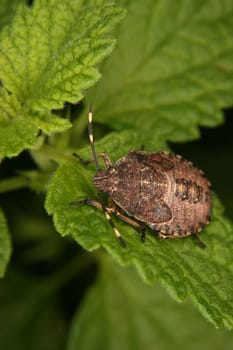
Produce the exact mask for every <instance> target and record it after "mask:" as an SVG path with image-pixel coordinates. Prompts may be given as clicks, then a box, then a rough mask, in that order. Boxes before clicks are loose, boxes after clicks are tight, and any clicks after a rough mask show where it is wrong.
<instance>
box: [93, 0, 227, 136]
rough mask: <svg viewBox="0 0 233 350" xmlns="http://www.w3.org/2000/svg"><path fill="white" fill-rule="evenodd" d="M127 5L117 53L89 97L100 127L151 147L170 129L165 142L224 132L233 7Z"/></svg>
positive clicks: (213, 1) (210, 1)
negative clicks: (202, 129) (213, 129)
mask: <svg viewBox="0 0 233 350" xmlns="http://www.w3.org/2000/svg"><path fill="white" fill-rule="evenodd" d="M122 3H124V4H126V6H127V16H126V19H125V21H124V22H123V25H122V26H121V27H120V28H119V31H118V41H117V47H116V49H115V50H114V52H113V54H112V55H111V57H110V59H108V61H107V62H106V63H105V64H104V65H103V68H102V74H103V79H101V81H100V83H99V84H98V85H97V86H96V87H95V88H94V90H93V91H91V96H94V98H93V97H92V99H93V101H94V106H95V110H96V119H98V118H101V121H103V120H104V122H105V123H107V124H109V125H110V126H111V127H113V126H114V127H115V128H116V129H125V128H129V129H131V128H132V127H137V128H138V131H139V133H141V132H142V130H144V131H145V132H146V133H147V137H148V138H153V139H155V138H156V135H157V130H158V129H160V126H161V125H164V124H168V125H169V127H168V126H167V130H166V131H167V133H166V139H167V140H168V139H169V140H173V141H177V140H178V141H183V140H188V139H194V138H196V137H197V136H198V135H199V131H198V126H199V125H203V126H214V125H217V124H219V123H220V122H221V121H222V112H221V110H220V109H221V108H223V107H228V106H230V105H232V103H233V93H232V91H233V73H232V72H233V39H232V38H233V21H232V15H233V2H231V1H228V0H224V1H221V5H220V4H219V1H218V0H207V1H201V0H197V1H183V0H178V1H173V0H168V1H163V0H156V1H154V0H146V1H144V2H140V1H137V2H136V1H132V0H124V1H123V0H122ZM149 120H150V121H151V123H150V125H151V124H152V128H150V129H149V128H148V127H147V123H148V121H149ZM142 121H143V122H142Z"/></svg>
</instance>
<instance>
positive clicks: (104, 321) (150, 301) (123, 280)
mask: <svg viewBox="0 0 233 350" xmlns="http://www.w3.org/2000/svg"><path fill="white" fill-rule="evenodd" d="M101 262H102V263H101V270H100V273H99V276H98V279H97V281H96V283H95V286H94V287H93V288H92V289H91V290H90V291H89V293H88V295H87V296H86V298H85V301H84V303H83V306H82V309H81V311H79V312H78V313H77V315H76V316H75V317H74V320H73V323H72V327H71V333H70V339H69V343H68V348H67V349H68V350H76V349H79V350H89V349H90V350H91V349H95V350H99V349H108V350H112V349H138V350H139V349H148V350H152V349H159V350H168V349H169V350H170V349H173V350H176V349H179V350H192V349H200V350H202V349H203V350H218V349H219V347H221V344H224V349H225V350H228V349H229V350H230V349H231V348H232V337H233V335H232V334H231V333H229V332H226V331H223V330H221V331H218V332H215V331H214V329H213V328H212V327H211V326H210V325H208V324H207V323H206V322H204V320H203V319H201V317H200V316H199V315H198V313H197V312H196V311H195V310H194V308H193V307H192V305H190V303H187V302H186V303H183V304H182V305H179V304H177V303H175V302H174V301H172V300H171V299H170V298H169V296H168V295H167V293H166V292H165V291H164V290H162V288H159V286H158V285H154V286H153V287H151V286H150V287H149V286H146V285H145V284H144V285H143V284H142V282H141V281H140V280H139V278H138V277H137V276H136V274H135V273H134V271H132V270H130V269H120V268H119V267H117V266H115V265H113V263H112V262H111V261H110V259H109V258H106V257H104V259H103V260H102V261H101ZM145 310H146V311H145ZM187 325H188V327H187Z"/></svg>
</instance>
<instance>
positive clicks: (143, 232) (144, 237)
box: [114, 210, 146, 242]
mask: <svg viewBox="0 0 233 350" xmlns="http://www.w3.org/2000/svg"><path fill="white" fill-rule="evenodd" d="M114 214H115V215H116V216H117V217H118V218H120V219H121V220H122V221H125V222H127V224H130V225H131V226H133V227H135V228H136V229H137V230H139V231H141V233H142V235H141V240H142V242H145V239H146V228H145V227H144V226H143V225H141V224H139V223H138V222H137V221H136V220H133V219H131V218H129V217H128V216H125V215H124V214H122V213H121V212H119V211H117V210H116V211H114Z"/></svg>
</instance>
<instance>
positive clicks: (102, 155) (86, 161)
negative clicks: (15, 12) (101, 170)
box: [72, 152, 112, 168]
mask: <svg viewBox="0 0 233 350" xmlns="http://www.w3.org/2000/svg"><path fill="white" fill-rule="evenodd" d="M72 155H73V156H74V157H75V158H78V160H79V161H80V162H81V163H82V164H86V165H88V164H91V163H94V162H95V159H94V158H92V159H83V158H82V157H80V155H79V154H77V153H75V152H74V153H73V154H72ZM97 157H98V158H103V160H104V163H105V165H106V167H107V168H109V167H110V166H111V165H112V162H111V160H110V158H109V156H108V155H107V154H106V153H104V152H101V153H98V154H97Z"/></svg>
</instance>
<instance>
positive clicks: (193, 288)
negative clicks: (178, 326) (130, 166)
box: [46, 133, 233, 328]
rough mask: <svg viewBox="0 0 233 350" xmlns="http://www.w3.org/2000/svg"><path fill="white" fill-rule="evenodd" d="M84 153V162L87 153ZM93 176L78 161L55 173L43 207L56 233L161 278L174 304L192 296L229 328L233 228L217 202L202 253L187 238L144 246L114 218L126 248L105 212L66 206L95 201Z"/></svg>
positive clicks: (116, 141) (108, 142) (110, 145)
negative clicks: (72, 238)
mask: <svg viewBox="0 0 233 350" xmlns="http://www.w3.org/2000/svg"><path fill="white" fill-rule="evenodd" d="M121 136H122V135H121V134H115V135H114V136H113V135H109V136H108V137H106V138H105V139H103V140H102V141H101V143H100V146H99V147H100V149H101V150H104V151H107V153H108V154H112V153H113V149H120V147H121V146H120V144H121V143H122V138H121ZM124 137H126V133H124ZM131 141H132V139H131ZM101 144H102V147H101ZM103 145H105V146H103ZM98 149H99V148H98ZM82 155H83V156H86V158H87V153H84V154H82ZM114 160H116V159H113V161H114ZM93 174H94V170H93V167H91V166H90V167H84V166H83V165H80V164H79V162H78V161H77V160H76V159H74V160H71V161H70V162H68V163H66V164H64V165H62V166H61V167H60V169H59V170H58V171H57V173H56V174H55V176H54V179H53V181H52V183H51V185H50V188H49V192H48V196H47V201H46V208H47V211H48V213H49V214H53V216H54V223H55V226H56V229H57V230H58V232H60V233H61V234H62V235H67V234H71V235H72V236H73V237H74V239H75V240H77V242H78V243H79V244H81V245H82V246H83V247H84V248H85V249H87V250H90V251H92V250H94V249H97V248H99V247H101V246H102V247H104V248H105V249H106V250H107V251H108V252H109V253H110V254H111V255H112V256H113V257H114V258H115V259H116V260H117V261H118V262H119V263H120V264H123V265H127V264H133V265H135V266H136V268H137V270H138V272H139V273H140V275H141V276H142V278H143V279H144V280H145V281H146V282H149V283H152V282H154V280H156V279H159V280H161V282H162V284H163V285H165V286H166V287H167V289H168V290H169V292H170V294H171V295H172V296H173V297H175V298H176V299H177V300H184V299H185V298H186V297H189V298H191V299H192V300H193V302H194V303H195V304H197V306H198V308H199V309H200V311H201V313H202V314H203V315H204V316H205V317H206V318H207V319H209V321H210V322H212V323H213V324H214V325H215V326H216V327H219V326H221V325H225V327H227V328H232V327H233V278H232V276H233V274H232V270H233V259H232V254H231V252H232V249H233V238H232V237H233V236H232V234H233V229H232V226H231V225H230V223H229V222H228V221H227V220H226V219H223V218H221V217H222V215H223V213H222V208H221V205H220V204H219V202H218V201H217V200H216V198H215V200H214V210H213V217H212V221H211V224H210V225H209V226H208V227H207V228H205V229H204V230H203V231H202V233H201V239H202V240H203V241H204V243H205V244H206V245H207V249H206V250H202V249H200V247H199V246H197V244H196V243H195V242H194V241H193V240H192V238H190V237H189V238H184V239H177V240H173V241H164V240H161V239H158V238H155V237H154V235H153V233H151V234H148V236H147V240H146V243H145V244H142V243H141V241H140V234H139V233H137V232H136V231H135V230H134V229H133V228H132V227H130V226H129V225H126V224H124V223H122V222H121V221H120V220H116V225H117V227H118V228H119V229H120V231H121V233H122V235H123V237H124V240H125V241H126V244H127V248H125V249H124V248H123V247H121V245H120V244H119V242H118V240H117V239H116V238H115V236H114V234H113V231H112V229H111V227H110V225H109V224H108V222H107V221H106V219H105V217H104V215H103V213H101V212H100V211H98V210H97V209H96V210H95V209H94V208H91V207H87V206H78V207H71V206H70V202H71V201H73V200H76V199H83V198H87V197H89V198H96V197H97V195H96V191H94V188H93V185H92V179H91V178H92V176H93Z"/></svg>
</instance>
